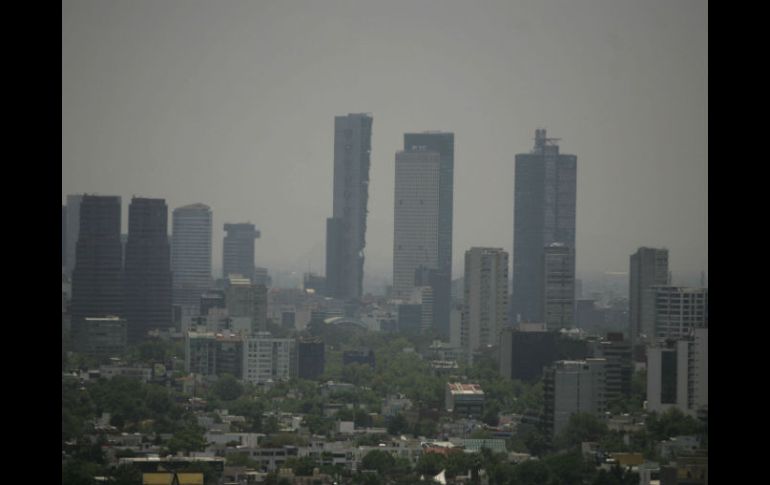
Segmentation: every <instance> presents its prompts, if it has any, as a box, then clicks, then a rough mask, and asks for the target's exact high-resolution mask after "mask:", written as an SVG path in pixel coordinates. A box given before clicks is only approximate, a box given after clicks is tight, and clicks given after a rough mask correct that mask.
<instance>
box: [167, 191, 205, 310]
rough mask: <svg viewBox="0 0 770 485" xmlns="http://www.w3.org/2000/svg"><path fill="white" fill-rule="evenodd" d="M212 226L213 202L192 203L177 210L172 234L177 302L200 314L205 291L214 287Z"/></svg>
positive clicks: (174, 293) (174, 297)
mask: <svg viewBox="0 0 770 485" xmlns="http://www.w3.org/2000/svg"><path fill="white" fill-rule="evenodd" d="M211 227H212V214H211V209H210V208H209V206H207V205H204V204H191V205H187V206H184V207H179V208H177V209H175V210H174V214H173V229H172V231H173V232H172V236H171V272H172V281H173V303H174V304H175V305H181V306H182V314H183V317H184V315H185V314H186V313H192V314H198V313H199V311H200V301H201V295H202V294H203V293H204V292H205V291H206V290H207V289H209V288H210V287H211Z"/></svg>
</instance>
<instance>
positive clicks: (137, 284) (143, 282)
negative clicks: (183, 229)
mask: <svg viewBox="0 0 770 485" xmlns="http://www.w3.org/2000/svg"><path fill="white" fill-rule="evenodd" d="M125 274H126V310H125V317H126V320H128V340H129V342H130V343H136V342H141V341H142V340H143V339H144V338H145V337H146V335H147V332H148V331H150V330H153V329H169V328H170V327H171V326H172V325H173V319H172V307H171V250H170V247H169V237H168V208H167V206H166V201H165V200H163V199H145V198H140V197H134V198H133V199H131V205H130V206H129V208H128V240H127V241H126V269H125Z"/></svg>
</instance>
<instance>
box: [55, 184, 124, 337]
mask: <svg viewBox="0 0 770 485" xmlns="http://www.w3.org/2000/svg"><path fill="white" fill-rule="evenodd" d="M77 197H78V198H77V207H78V218H77V219H78V221H79V223H80V227H79V228H78V229H77V231H74V230H72V231H70V230H69V228H68V235H71V234H72V233H73V232H74V233H75V234H79V237H78V239H77V247H76V258H77V263H76V264H75V266H74V268H73V270H72V300H71V304H70V309H71V313H72V317H71V321H72V337H73V341H75V342H76V346H77V345H78V344H77V340H78V339H79V338H80V337H81V335H82V334H81V332H80V331H81V329H82V326H83V324H84V322H85V319H86V318H88V317H91V318H95V317H106V316H114V315H117V316H121V315H123V311H124V301H123V264H122V247H121V244H120V197H112V196H96V195H83V196H77ZM68 209H69V207H68ZM69 214H70V212H68V219H67V220H68V223H69V222H71V220H70V218H69ZM76 258H75V257H73V258H72V260H73V261H74V260H75V259H76ZM68 261H69V259H68Z"/></svg>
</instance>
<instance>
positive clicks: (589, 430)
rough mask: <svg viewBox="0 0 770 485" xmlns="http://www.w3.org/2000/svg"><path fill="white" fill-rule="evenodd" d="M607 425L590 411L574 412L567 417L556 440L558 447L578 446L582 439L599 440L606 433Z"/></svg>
mask: <svg viewBox="0 0 770 485" xmlns="http://www.w3.org/2000/svg"><path fill="white" fill-rule="evenodd" d="M607 431H608V430H607V425H606V424H605V423H604V422H603V421H601V420H600V419H599V418H597V417H596V416H594V415H593V414H590V413H575V414H573V415H572V416H570V418H569V423H568V424H567V427H566V428H564V430H563V431H562V433H561V434H560V436H559V439H558V441H557V443H558V446H560V447H574V446H580V443H582V442H584V441H599V440H601V439H602V437H603V436H604V435H606V434H607Z"/></svg>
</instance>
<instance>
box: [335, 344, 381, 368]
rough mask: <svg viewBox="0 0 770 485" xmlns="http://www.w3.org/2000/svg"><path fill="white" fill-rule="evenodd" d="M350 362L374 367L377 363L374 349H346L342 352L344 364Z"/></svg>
mask: <svg viewBox="0 0 770 485" xmlns="http://www.w3.org/2000/svg"><path fill="white" fill-rule="evenodd" d="M350 364H361V365H368V366H369V367H371V368H372V369H374V367H375V365H376V361H375V358H374V350H372V349H366V348H364V349H358V350H346V351H344V352H342V365H350Z"/></svg>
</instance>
